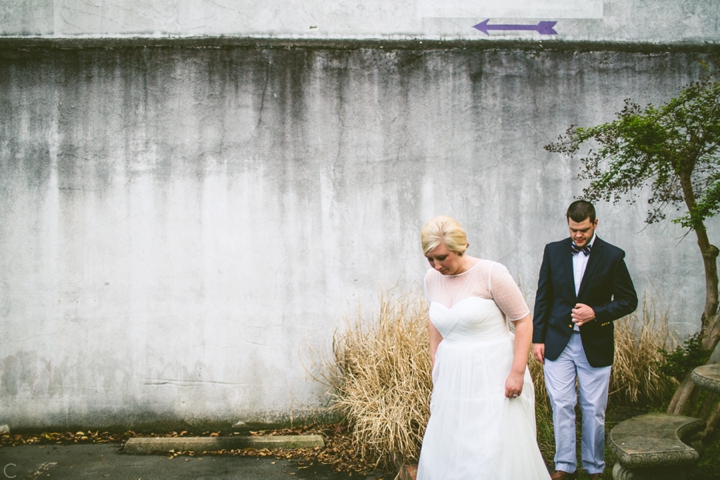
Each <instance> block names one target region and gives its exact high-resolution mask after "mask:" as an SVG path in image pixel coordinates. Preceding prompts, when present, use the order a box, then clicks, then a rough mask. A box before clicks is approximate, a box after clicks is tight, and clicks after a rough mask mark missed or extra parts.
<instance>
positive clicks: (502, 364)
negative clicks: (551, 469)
mask: <svg viewBox="0 0 720 480" xmlns="http://www.w3.org/2000/svg"><path fill="white" fill-rule="evenodd" d="M512 360H513V338H512V336H511V335H510V336H505V337H503V338H502V339H497V340H493V341H483V342H479V341H474V342H470V341H468V342H449V341H448V340H447V339H445V340H443V341H442V342H440V345H439V346H438V349H437V353H436V356H435V368H434V369H433V374H432V376H433V392H432V400H431V402H430V420H429V422H428V426H427V430H426V431H425V437H424V439H423V445H422V450H421V452H420V460H419V465H418V477H417V478H418V480H459V479H468V480H482V479H485V478H487V479H493V480H496V479H501V480H535V479H537V480H547V479H549V478H550V475H549V473H548V470H547V468H546V467H545V463H544V462H543V459H542V456H541V454H540V449H539V448H538V444H537V439H536V429H535V393H534V389H533V384H532V380H531V378H530V372H529V371H528V370H527V369H526V370H525V382H524V386H523V391H522V395H520V396H519V397H517V398H512V399H508V398H506V397H505V380H506V379H507V376H508V373H509V372H510V368H511V366H512Z"/></svg>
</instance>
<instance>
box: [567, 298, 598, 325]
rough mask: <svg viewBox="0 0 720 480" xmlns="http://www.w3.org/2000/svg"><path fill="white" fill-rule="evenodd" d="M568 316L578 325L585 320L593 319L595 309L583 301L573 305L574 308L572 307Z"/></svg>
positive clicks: (585, 321)
mask: <svg viewBox="0 0 720 480" xmlns="http://www.w3.org/2000/svg"><path fill="white" fill-rule="evenodd" d="M570 316H571V317H572V321H573V322H575V323H576V324H577V326H578V327H580V326H582V325H583V324H585V323H587V322H591V321H593V320H595V310H593V309H592V308H591V307H589V306H588V305H585V304H584V303H578V304H576V305H575V308H573V309H572V313H571V314H570Z"/></svg>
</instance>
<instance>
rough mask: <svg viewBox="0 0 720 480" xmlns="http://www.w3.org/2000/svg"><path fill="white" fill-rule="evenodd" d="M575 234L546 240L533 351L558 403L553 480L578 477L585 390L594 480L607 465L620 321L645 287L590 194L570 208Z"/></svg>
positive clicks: (586, 458)
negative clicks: (608, 236)
mask: <svg viewBox="0 0 720 480" xmlns="http://www.w3.org/2000/svg"><path fill="white" fill-rule="evenodd" d="M567 222H568V227H569V229H570V238H566V239H564V240H560V241H559V242H554V243H550V244H548V245H546V246H545V253H544V255H543V261H542V266H541V267H540V278H539V280H538V289H537V294H536V297H535V318H534V320H533V322H534V330H533V355H534V356H535V358H536V359H537V360H538V361H540V362H541V363H544V364H545V368H544V370H545V385H546V387H547V392H548V395H549V396H550V404H551V405H552V410H553V424H554V429H555V473H553V474H552V476H551V477H550V478H552V479H553V480H572V479H575V478H577V476H578V472H577V458H576V455H575V405H576V403H577V394H576V391H575V379H576V378H577V382H578V387H579V391H580V411H581V412H582V466H583V468H584V469H585V471H586V472H587V473H588V475H589V476H590V478H591V479H592V480H598V479H601V478H602V473H603V470H604V469H605V460H604V458H605V406H606V405H607V397H608V385H609V383H610V368H611V365H612V363H613V356H614V353H615V343H614V339H613V321H614V320H617V319H618V318H621V317H623V316H625V315H628V314H629V313H631V312H633V311H634V310H635V308H636V307H637V303H638V300H637V295H636V294H635V288H634V287H633V283H632V279H631V278H630V274H629V273H628V269H627V266H626V265H625V261H624V260H623V258H624V257H625V252H623V251H622V250H620V249H619V248H617V247H615V246H613V245H610V244H609V243H607V242H605V241H603V240H602V239H600V238H598V237H597V235H595V229H596V228H597V225H598V219H597V218H595V207H593V205H592V204H591V203H590V202H586V201H584V200H578V201H576V202H573V203H572V204H571V205H570V207H569V208H568V210H567Z"/></svg>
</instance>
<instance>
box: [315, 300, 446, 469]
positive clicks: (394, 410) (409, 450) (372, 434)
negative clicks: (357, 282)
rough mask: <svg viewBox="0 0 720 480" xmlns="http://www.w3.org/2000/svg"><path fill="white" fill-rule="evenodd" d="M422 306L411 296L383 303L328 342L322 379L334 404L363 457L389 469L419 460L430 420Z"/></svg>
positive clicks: (428, 358)
mask: <svg viewBox="0 0 720 480" xmlns="http://www.w3.org/2000/svg"><path fill="white" fill-rule="evenodd" d="M427 321H428V320H427V304H426V302H425V301H424V299H423V298H422V297H421V296H420V295H419V294H417V293H416V292H412V293H409V294H406V295H403V296H402V297H400V298H392V297H391V296H389V295H388V294H385V295H383V296H381V297H380V311H379V313H377V314H375V315H373V316H372V318H371V319H365V318H363V316H362V314H361V313H360V312H358V314H357V318H355V319H354V320H353V321H351V320H350V319H346V328H345V330H344V331H341V332H337V333H336V334H335V336H334V338H333V357H334V359H333V360H334V362H331V363H330V362H329V363H327V364H326V365H325V369H324V373H323V374H322V376H323V378H324V380H325V382H326V383H327V384H329V385H330V386H331V387H332V390H333V392H332V395H333V397H334V398H333V400H334V401H333V406H332V407H331V408H332V409H334V410H335V411H337V412H339V413H341V414H342V415H343V416H344V417H345V418H346V419H347V421H348V423H349V425H350V428H351V431H352V435H353V442H354V447H355V448H356V450H357V451H358V452H359V454H360V457H361V459H362V460H363V461H364V462H366V463H368V464H373V465H375V466H378V465H379V466H383V467H390V466H391V465H392V464H393V462H394V461H399V462H416V461H417V458H418V455H419V452H420V444H421V443H422V438H423V435H424V434H425V427H426V424H427V420H428V417H429V416H430V408H429V404H430V392H431V390H432V379H431V376H430V371H431V367H430V354H429V345H428V334H427Z"/></svg>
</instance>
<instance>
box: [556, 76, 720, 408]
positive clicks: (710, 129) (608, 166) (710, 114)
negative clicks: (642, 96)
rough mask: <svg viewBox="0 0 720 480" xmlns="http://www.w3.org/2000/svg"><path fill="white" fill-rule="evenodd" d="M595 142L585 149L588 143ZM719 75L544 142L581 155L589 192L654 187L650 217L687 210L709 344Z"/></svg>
mask: <svg viewBox="0 0 720 480" xmlns="http://www.w3.org/2000/svg"><path fill="white" fill-rule="evenodd" d="M583 144H586V145H589V146H588V147H586V148H584V149H583V150H581V145H583ZM718 148H720V81H717V80H714V79H713V78H712V77H711V76H707V77H705V78H703V79H702V80H700V81H698V82H695V83H692V84H690V85H688V86H687V87H685V88H684V89H683V90H682V91H681V92H680V94H679V95H678V96H677V97H676V98H672V99H670V100H669V101H668V102H667V103H665V104H664V105H662V106H660V107H655V106H653V105H648V106H647V107H645V108H641V107H640V106H639V105H638V104H636V103H634V102H632V101H630V100H625V107H624V108H623V109H622V111H621V112H619V113H618V114H617V119H616V120H615V121H613V122H609V123H604V124H602V125H597V126H595V127H589V128H583V127H574V126H571V127H570V128H569V129H568V130H567V132H566V134H565V135H564V136H563V135H561V136H560V137H559V138H558V141H557V142H555V143H552V144H550V145H546V146H545V149H546V150H548V151H550V152H557V153H562V154H566V155H569V156H571V157H575V156H579V157H580V161H581V163H582V168H581V172H580V174H579V177H580V178H581V179H585V180H590V185H589V186H588V187H587V188H585V189H584V190H583V197H584V198H586V199H588V200H590V201H593V200H606V201H612V202H614V203H617V202H618V201H619V200H620V199H622V198H628V197H629V200H630V201H631V202H634V201H635V200H636V199H637V197H638V195H639V194H640V192H641V191H643V189H645V188H646V187H649V188H650V192H651V196H650V198H649V200H648V207H649V208H648V216H647V218H646V220H645V221H646V222H647V223H655V222H659V221H661V220H664V219H665V218H666V211H667V210H668V209H669V208H670V209H672V208H674V209H675V210H676V211H678V212H680V213H679V216H678V217H677V218H674V219H673V220H672V221H673V222H675V223H678V224H680V225H682V226H683V227H686V228H687V229H689V231H694V232H695V235H696V236H697V243H698V247H699V248H700V253H701V254H702V258H703V264H704V267H705V286H706V288H705V308H704V311H703V313H702V329H701V333H700V334H701V338H702V348H703V349H704V350H706V351H707V350H712V349H714V348H715V346H716V345H717V343H718V340H720V315H718V270H717V257H718V253H719V250H718V249H717V248H716V247H715V246H714V245H712V244H711V243H710V240H709V238H708V233H707V229H706V226H705V223H706V221H707V219H709V218H711V217H713V216H714V215H716V214H717V213H718V212H719V211H720V154H719V152H718ZM693 388H694V385H693V384H692V382H691V381H690V379H689V375H688V376H686V378H685V381H683V383H682V384H681V385H680V387H679V388H678V391H677V392H676V393H675V396H674V398H673V400H672V402H671V405H670V411H671V412H673V413H680V412H682V411H683V410H684V408H685V405H686V403H687V401H688V399H689V398H690V395H691V393H692V390H693Z"/></svg>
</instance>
